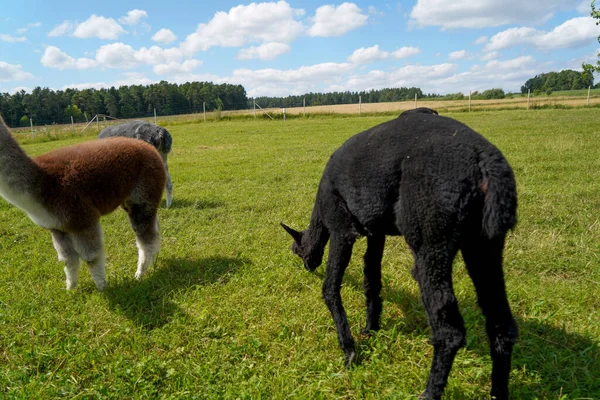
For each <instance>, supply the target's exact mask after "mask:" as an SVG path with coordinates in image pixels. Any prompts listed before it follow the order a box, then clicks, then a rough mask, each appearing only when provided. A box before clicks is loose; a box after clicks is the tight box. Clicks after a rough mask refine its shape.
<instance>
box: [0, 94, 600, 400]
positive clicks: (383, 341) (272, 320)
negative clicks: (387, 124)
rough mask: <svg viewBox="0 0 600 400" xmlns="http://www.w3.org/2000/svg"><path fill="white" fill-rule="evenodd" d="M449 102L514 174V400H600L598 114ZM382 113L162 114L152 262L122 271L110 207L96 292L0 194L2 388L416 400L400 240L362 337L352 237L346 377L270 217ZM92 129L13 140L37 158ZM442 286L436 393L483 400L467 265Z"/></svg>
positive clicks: (415, 321) (358, 253) (302, 211)
mask: <svg viewBox="0 0 600 400" xmlns="http://www.w3.org/2000/svg"><path fill="white" fill-rule="evenodd" d="M419 105H428V106H433V107H434V108H435V107H438V106H437V105H434V104H431V105H430V104H429V103H425V102H420V103H419ZM364 106H366V105H363V107H364ZM398 111H399V110H398ZM445 114H447V115H449V116H452V117H455V118H457V119H459V120H461V121H463V122H465V123H467V124H468V125H469V126H471V127H472V128H474V129H475V130H477V131H479V132H480V133H482V134H483V135H484V136H486V137H487V138H488V139H489V140H490V141H492V142H493V143H494V144H496V145H497V146H498V147H499V148H500V149H501V150H502V152H503V153H504V154H505V156H506V158H507V159H508V160H509V162H510V163H511V165H512V166H513V169H514V171H515V175H516V179H517V183H518V192H519V224H518V226H517V228H516V230H515V231H514V232H513V233H511V234H510V235H509V237H508V241H507V247H506V252H505V272H506V279H507V291H508V296H509V300H510V303H511V305H512V308H513V312H514V314H515V317H516V319H517V322H518V324H519V327H520V338H519V341H518V343H517V345H516V347H515V353H514V358H513V365H512V373H511V392H512V398H513V399H557V400H558V399H563V400H564V399H598V398H600V222H599V221H600V157H599V154H600V109H598V108H578V109H569V110H560V109H552V110H529V111H526V110H512V111H506V110H504V111H480V112H473V113H464V112H460V113H458V112H455V113H452V112H445ZM391 118H393V115H378V116H362V117H358V116H354V115H348V116H338V117H336V118H328V117H326V116H323V117H318V118H291V119H289V120H287V121H285V122H284V121H281V120H276V121H271V120H269V119H257V120H253V119H245V120H243V119H240V120H231V121H220V122H215V121H212V120H209V121H208V122H207V123H203V122H202V123H193V122H186V121H178V120H174V119H173V120H168V121H167V122H168V123H169V127H168V129H169V131H170V132H171V133H172V135H173V137H174V146H173V152H172V155H171V156H170V159H169V164H170V171H171V175H172V177H173V181H174V185H175V188H174V201H173V206H172V208H171V209H165V208H161V209H160V213H159V218H160V227H161V233H162V236H163V241H162V243H163V245H162V250H161V253H160V256H159V260H158V262H157V263H156V265H155V266H154V267H153V268H151V269H150V270H149V271H148V273H147V275H146V276H145V277H144V278H143V279H142V280H141V281H140V282H137V281H135V280H134V279H133V275H134V273H135V264H136V258H137V250H136V247H135V239H134V236H133V233H132V232H131V229H130V228H129V225H128V222H127V217H126V215H125V213H124V212H123V211H121V210H119V211H117V212H115V213H114V214H112V215H110V216H108V217H105V218H104V219H103V228H104V232H105V241H106V253H107V256H108V265H107V277H108V283H109V287H108V289H107V290H106V291H105V292H103V293H99V292H97V291H96V289H95V287H94V284H93V282H92V280H91V278H90V275H89V272H88V271H87V268H85V267H83V268H82V271H81V275H80V285H79V287H78V288H77V289H76V290H75V291H69V292H67V291H66V290H65V289H64V285H65V283H64V273H63V271H62V269H63V265H62V264H61V263H59V262H58V261H57V260H56V253H55V251H54V249H53V247H52V243H51V241H50V235H49V234H48V233H47V232H46V231H44V230H42V229H41V228H38V227H36V226H35V225H34V224H33V223H32V222H30V221H29V220H28V219H27V218H26V217H25V216H24V214H23V213H22V212H20V211H19V210H17V209H15V208H14V207H12V206H10V205H9V204H8V203H6V202H5V201H0V221H1V222H0V398H9V399H12V398H19V399H29V398H58V397H65V398H77V399H80V398H86V399H87V398H119V399H122V398H209V399H221V398H228V399H257V398H265V399H266V398H278V399H281V398H298V399H306V398H317V399H339V398H345V399H362V398H372V399H375V398H377V399H379V398H384V399H385V398H394V399H416V398H417V396H418V395H419V393H421V391H422V390H423V388H424V385H425V381H426V377H427V372H428V369H429V365H430V362H431V355H432V347H431V346H430V344H429V343H428V339H429V332H430V331H429V327H428V325H427V319H426V315H425V310H424V308H423V306H422V305H421V302H420V299H419V293H418V288H417V284H416V282H415V281H414V280H413V279H412V277H411V275H410V268H411V264H412V258H411V255H410V251H409V250H408V248H407V246H406V245H405V243H404V241H403V239H402V238H390V239H389V240H388V242H387V247H386V251H385V255H384V259H383V282H384V289H383V292H382V297H383V299H384V310H383V315H382V330H381V331H380V332H379V333H377V334H376V335H374V336H373V337H371V338H368V339H367V338H360V336H359V334H358V333H359V330H360V328H361V327H362V325H363V322H364V316H365V308H364V297H363V294H362V263H361V261H362V253H363V252H364V250H365V241H364V240H361V241H359V242H358V243H357V245H356V246H355V252H354V257H353V259H352V262H351V264H350V266H349V268H348V271H347V273H346V276H345V279H344V287H343V290H342V296H343V298H344V302H345V305H346V311H347V313H348V317H349V320H350V324H351V327H352V331H353V334H354V335H355V337H356V338H357V339H358V351H359V357H360V364H359V365H358V366H356V367H354V368H352V369H350V370H346V369H345V368H344V367H343V354H342V352H341V351H340V350H339V348H338V344H337V338H336V334H335V329H334V325H333V322H332V320H331V317H330V315H329V312H328V310H327V308H326V306H325V304H324V303H323V301H322V299H321V284H322V279H323V275H324V266H322V267H320V268H319V269H318V270H317V271H316V273H315V274H310V273H308V272H306V271H305V270H304V269H303V268H302V266H301V264H300V260H299V259H297V257H296V256H294V255H293V254H292V252H291V251H290V245H291V242H290V240H289V238H288V235H287V234H286V233H285V232H284V231H283V230H282V229H281V228H280V226H279V222H280V221H284V222H286V223H288V224H289V225H291V226H293V227H296V228H304V227H305V226H306V225H307V224H308V221H309V218H310V212H311V209H312V204H313V201H314V198H315V194H316V190H317V185H318V182H319V179H320V176H321V173H322V171H323V167H324V165H325V163H326V161H327V159H328V158H329V156H330V154H331V153H332V151H333V150H335V149H336V148H337V147H338V146H339V145H340V144H341V143H343V142H344V141H345V140H346V139H347V138H348V137H350V136H351V135H353V134H355V133H357V132H359V131H362V130H364V129H366V128H369V127H371V126H374V125H376V124H378V123H381V122H384V121H386V120H389V119H391ZM96 133H97V132H93V131H90V132H89V133H84V134H83V136H80V135H79V134H75V135H71V134H68V132H67V133H65V134H64V135H58V136H56V137H54V138H53V139H55V140H49V139H48V138H44V137H40V136H38V137H36V138H35V139H31V138H30V137H28V135H26V136H22V137H20V140H22V141H24V142H25V143H26V144H25V145H24V148H25V150H26V151H27V152H28V153H29V154H31V155H36V154H40V153H43V152H46V151H48V150H51V149H54V148H58V147H62V146H65V145H68V144H72V143H77V142H82V141H86V140H94V138H95V135H96ZM454 285H455V289H456V293H457V297H458V299H459V303H460V308H461V311H462V313H463V316H464V319H465V322H466V326H467V331H468V340H467V346H466V348H465V349H463V350H461V351H460V352H459V353H458V356H457V359H456V361H455V364H454V368H453V370H452V372H451V375H450V380H449V386H448V388H447V390H446V397H445V398H446V399H456V400H459V399H485V398H488V397H487V396H488V393H489V390H490V378H489V375H490V372H491V361H490V357H489V353H488V351H489V350H488V343H487V337H486V335H485V328H484V319H483V317H482V316H481V313H480V311H479V309H478V306H477V302H476V298H475V293H474V290H473V287H472V284H471V282H470V280H469V278H468V276H467V273H466V271H465V268H464V266H463V263H462V261H461V260H460V258H459V259H458V260H457V261H456V265H455V272H454Z"/></svg>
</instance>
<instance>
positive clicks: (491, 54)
mask: <svg viewBox="0 0 600 400" xmlns="http://www.w3.org/2000/svg"><path fill="white" fill-rule="evenodd" d="M496 58H498V52H497V51H490V52H489V53H485V54H483V55H482V56H481V57H480V60H481V61H490V60H494V59H496Z"/></svg>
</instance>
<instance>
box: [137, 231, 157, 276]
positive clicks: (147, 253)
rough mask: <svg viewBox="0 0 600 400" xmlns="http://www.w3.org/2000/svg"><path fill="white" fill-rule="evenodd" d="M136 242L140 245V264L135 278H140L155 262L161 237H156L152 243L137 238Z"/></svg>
mask: <svg viewBox="0 0 600 400" xmlns="http://www.w3.org/2000/svg"><path fill="white" fill-rule="evenodd" d="M135 242H136V244H137V247H138V266H137V271H136V272H135V278H136V279H140V278H141V277H142V276H143V275H144V273H146V270H147V269H148V267H149V266H150V265H152V264H154V261H155V260H156V255H157V254H158V252H159V250H160V239H159V238H156V239H155V240H154V241H152V242H151V243H143V242H142V241H141V240H139V239H136V241H135Z"/></svg>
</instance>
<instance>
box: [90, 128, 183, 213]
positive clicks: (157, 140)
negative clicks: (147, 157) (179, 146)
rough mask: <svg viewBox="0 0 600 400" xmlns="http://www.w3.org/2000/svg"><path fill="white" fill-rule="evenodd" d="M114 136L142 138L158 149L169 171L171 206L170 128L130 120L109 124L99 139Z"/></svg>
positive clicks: (168, 183) (169, 201) (168, 204)
mask: <svg viewBox="0 0 600 400" xmlns="http://www.w3.org/2000/svg"><path fill="white" fill-rule="evenodd" d="M114 136H122V137H128V138H132V139H140V140H143V141H144V142H146V143H150V144H151V145H152V146H154V147H155V148H156V150H158V154H160V156H161V157H162V159H163V164H165V170H166V172H167V184H166V189H167V208H169V207H170V206H171V202H172V201H173V182H171V175H170V174H169V165H168V164H167V155H168V154H169V152H170V151H171V147H172V146H173V137H172V136H171V134H170V133H169V131H168V130H166V129H165V128H163V127H162V126H158V125H154V124H153V123H151V122H146V121H129V122H125V123H123V124H118V125H112V126H108V127H106V128H104V129H102V131H101V132H100V134H99V135H98V139H104V138H109V137H114Z"/></svg>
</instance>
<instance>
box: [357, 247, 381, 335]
mask: <svg viewBox="0 0 600 400" xmlns="http://www.w3.org/2000/svg"><path fill="white" fill-rule="evenodd" d="M384 245H385V235H381V236H369V237H367V252H366V253H365V257H364V260H365V267H364V275H365V278H364V279H365V280H364V290H365V299H366V305H367V323H366V325H365V328H364V329H363V330H362V331H361V333H362V334H365V335H366V334H369V332H370V331H377V330H379V318H380V316H381V297H380V295H379V294H380V293H381V258H382V257H383V248H384Z"/></svg>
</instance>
